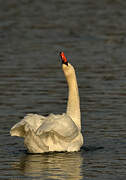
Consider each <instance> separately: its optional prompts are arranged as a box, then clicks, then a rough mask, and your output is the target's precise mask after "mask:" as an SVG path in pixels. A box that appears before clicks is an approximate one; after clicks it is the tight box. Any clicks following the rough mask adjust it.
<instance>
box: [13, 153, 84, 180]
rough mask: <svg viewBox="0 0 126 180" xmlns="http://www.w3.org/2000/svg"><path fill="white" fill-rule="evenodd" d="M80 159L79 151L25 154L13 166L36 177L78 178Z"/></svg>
mask: <svg viewBox="0 0 126 180" xmlns="http://www.w3.org/2000/svg"><path fill="white" fill-rule="evenodd" d="M82 160H83V158H82V154H81V152H76V153H49V154H37V155H31V154H27V155H25V156H23V157H22V158H21V159H20V162H19V163H16V164H14V168H15V169H18V170H19V171H21V172H22V173H23V175H26V176H30V177H33V178H35V177H36V178H37V179H69V180H74V179H75V180H80V179H82V176H81V166H82Z"/></svg>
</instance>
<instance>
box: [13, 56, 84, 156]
mask: <svg viewBox="0 0 126 180" xmlns="http://www.w3.org/2000/svg"><path fill="white" fill-rule="evenodd" d="M63 55H64V54H63ZM61 58H62V62H63V64H62V68H63V71H64V74H65V76H66V80H67V83H68V87H69V97H68V104H67V112H66V113H63V114H62V115H59V114H58V115H54V114H50V115H49V116H46V117H45V116H41V115H37V114H28V115H26V117H24V119H23V120H21V121H20V122H19V123H17V124H15V125H14V126H13V127H12V128H11V131H10V133H11V136H19V137H23V138H24V144H25V146H26V147H27V149H28V151H29V152H30V153H44V152H49V151H68V152H72V151H78V150H80V147H81V146H82V144H83V136H82V134H81V122H80V103H79V93H78V87H77V81H76V75H75V71H74V68H73V66H72V65H70V63H68V62H67V64H66V62H65V61H64V59H63V58H64V57H62V55H61Z"/></svg>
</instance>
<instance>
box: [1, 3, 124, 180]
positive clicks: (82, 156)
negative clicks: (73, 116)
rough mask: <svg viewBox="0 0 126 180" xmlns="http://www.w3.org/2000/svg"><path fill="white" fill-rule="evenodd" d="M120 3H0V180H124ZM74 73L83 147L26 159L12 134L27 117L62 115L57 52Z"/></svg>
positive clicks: (63, 87) (63, 93)
mask: <svg viewBox="0 0 126 180" xmlns="http://www.w3.org/2000/svg"><path fill="white" fill-rule="evenodd" d="M125 9H126V2H125V1H121V0H118V1H114V0H103V1H100V0H98V1H97V2H96V1H91V0H85V1H82V0H78V1H74V0H69V1H58V0H54V1H49V0H47V1H40V0H38V1H34V0H22V1H16V0H12V1H9V0H6V1H2V0H1V1H0V42H1V43H0V124H1V125H0V152H1V153H0V179H2V180H3V179H15V180H16V179H56V180H57V179H59V180H61V179H69V180H70V179H71V180H74V179H75V180H80V179H84V180H86V179H89V180H90V179H91V180H92V179H93V180H101V179H103V180H107V179H111V180H116V179H125V177H126V171H125V167H126V156H125V152H126V133H125V132H126V121H125V120H126V118H125V117H126V59H125V57H126V50H125V47H126V31H125V29H126V23H125V22H126V11H125ZM61 50H62V51H64V52H65V54H66V55H67V57H68V59H69V62H70V63H72V64H73V65H74V66H75V68H76V72H77V78H78V85H79V90H80V97H81V112H82V133H83V135H84V141H85V144H84V147H82V149H81V151H80V152H76V153H47V154H42V155H40V154H38V155H32V154H28V153H27V152H26V149H25V147H24V145H23V140H22V139H19V138H16V137H10V134H9V131H10V128H11V127H12V126H13V125H14V124H15V123H17V122H18V121H20V119H21V118H23V117H24V116H25V115H26V114H27V113H31V112H32V113H38V114H43V115H47V114H49V113H51V112H53V113H63V112H65V110H66V102H67V85H66V81H65V78H64V75H63V72H62V69H61V63H60V61H59V57H58V52H59V51H61Z"/></svg>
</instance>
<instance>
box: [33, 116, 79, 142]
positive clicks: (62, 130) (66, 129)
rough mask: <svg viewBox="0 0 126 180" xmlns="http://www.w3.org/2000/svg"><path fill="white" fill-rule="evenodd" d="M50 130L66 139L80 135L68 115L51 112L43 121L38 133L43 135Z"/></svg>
mask: <svg viewBox="0 0 126 180" xmlns="http://www.w3.org/2000/svg"><path fill="white" fill-rule="evenodd" d="M50 132H53V133H55V134H56V135H59V136H60V137H62V138H64V139H66V140H72V139H74V138H75V137H76V136H77V135H78V133H79V130H78V127H77V126H76V124H75V123H74V122H73V121H72V119H71V118H70V117H69V116H68V115H66V114H63V115H54V114H51V115H49V116H48V117H47V118H46V120H45V121H44V122H43V123H42V125H41V126H40V127H39V129H38V130H37V132H36V134H37V135H38V136H42V135H43V134H45V133H50Z"/></svg>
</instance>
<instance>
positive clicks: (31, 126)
mask: <svg viewBox="0 0 126 180" xmlns="http://www.w3.org/2000/svg"><path fill="white" fill-rule="evenodd" d="M44 120H45V117H44V116H41V115H37V114H28V115H26V116H25V117H24V119H22V120H21V121H20V122H19V123H16V124H15V125H14V126H13V127H12V128H11V130H10V134H11V136H20V137H25V136H26V134H27V133H28V131H29V130H30V131H34V132H36V131H37V129H38V128H39V127H40V126H41V124H42V123H43V121H44Z"/></svg>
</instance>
